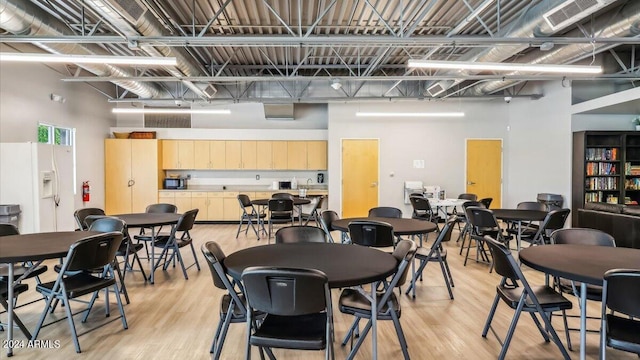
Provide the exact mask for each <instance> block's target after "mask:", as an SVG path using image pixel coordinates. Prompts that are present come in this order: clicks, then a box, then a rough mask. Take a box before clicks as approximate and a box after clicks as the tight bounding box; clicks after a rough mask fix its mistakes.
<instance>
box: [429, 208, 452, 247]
mask: <svg viewBox="0 0 640 360" xmlns="http://www.w3.org/2000/svg"><path fill="white" fill-rule="evenodd" d="M456 218H457V217H456V216H455V215H454V216H450V217H449V218H448V219H447V222H446V223H445V224H444V227H443V228H442V230H440V234H438V237H437V238H436V241H434V242H433V244H432V245H431V247H432V248H433V247H434V246H440V244H441V243H443V242H447V241H450V240H451V233H453V224H455V223H456V220H457V219H456Z"/></svg>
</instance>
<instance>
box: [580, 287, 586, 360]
mask: <svg viewBox="0 0 640 360" xmlns="http://www.w3.org/2000/svg"><path fill="white" fill-rule="evenodd" d="M586 356H587V284H586V283H584V282H582V283H580V360H584V359H586Z"/></svg>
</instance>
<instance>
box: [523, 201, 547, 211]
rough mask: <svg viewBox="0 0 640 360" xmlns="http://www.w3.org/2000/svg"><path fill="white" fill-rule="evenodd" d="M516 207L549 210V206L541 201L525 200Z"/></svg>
mask: <svg viewBox="0 0 640 360" xmlns="http://www.w3.org/2000/svg"><path fill="white" fill-rule="evenodd" d="M516 209H521V210H540V211H547V207H546V206H545V205H544V204H543V203H539V202H537V201H523V202H521V203H518V205H517V206H516Z"/></svg>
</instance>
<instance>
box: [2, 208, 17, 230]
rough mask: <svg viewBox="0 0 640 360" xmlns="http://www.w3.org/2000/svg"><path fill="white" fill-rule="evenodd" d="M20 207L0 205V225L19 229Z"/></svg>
mask: <svg viewBox="0 0 640 360" xmlns="http://www.w3.org/2000/svg"><path fill="white" fill-rule="evenodd" d="M20 213H21V211H20V205H16V204H10V205H0V223H2V224H11V225H15V227H19V226H20V225H19V223H20Z"/></svg>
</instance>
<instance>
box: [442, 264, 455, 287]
mask: <svg viewBox="0 0 640 360" xmlns="http://www.w3.org/2000/svg"><path fill="white" fill-rule="evenodd" d="M443 262H444V267H445V269H447V274H448V275H449V283H450V284H451V287H456V285H455V284H454V283H453V274H451V269H450V268H449V263H448V262H447V259H443Z"/></svg>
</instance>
